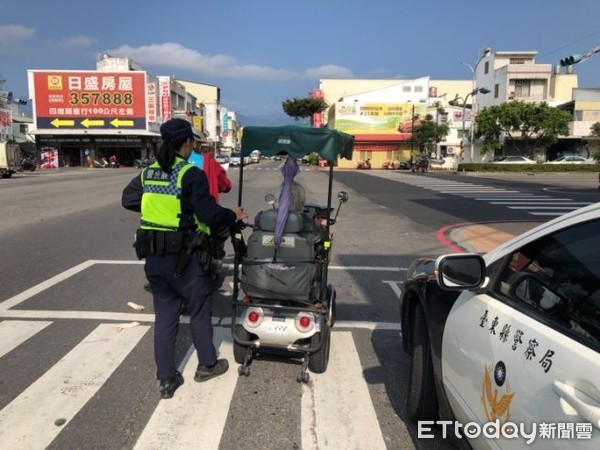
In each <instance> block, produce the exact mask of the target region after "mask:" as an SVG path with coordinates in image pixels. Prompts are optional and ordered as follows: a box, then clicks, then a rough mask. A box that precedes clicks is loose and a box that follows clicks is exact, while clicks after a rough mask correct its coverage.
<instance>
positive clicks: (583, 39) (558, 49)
mask: <svg viewBox="0 0 600 450" xmlns="http://www.w3.org/2000/svg"><path fill="white" fill-rule="evenodd" d="M597 34H600V30H596V31H594V32H593V33H590V34H588V35H587V36H584V37H582V38H580V39H577V40H576V41H573V42H571V43H569V44H565V45H563V46H562V47H559V48H557V49H554V50H552V51H550V52H548V53H544V54H542V55H539V57H540V58H542V57H547V56H550V55H553V54H554V53H558V52H559V51H561V50H563V49H565V48H568V47H572V46H573V45H575V44H579V43H580V42H583V41H585V40H586V39H589V38H591V37H592V36H595V35H597Z"/></svg>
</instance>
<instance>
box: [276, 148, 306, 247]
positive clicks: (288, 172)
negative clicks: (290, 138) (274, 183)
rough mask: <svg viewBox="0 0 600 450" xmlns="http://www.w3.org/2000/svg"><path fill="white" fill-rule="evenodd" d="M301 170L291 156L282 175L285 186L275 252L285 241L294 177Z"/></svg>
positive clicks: (277, 226) (280, 201) (281, 195)
mask: <svg viewBox="0 0 600 450" xmlns="http://www.w3.org/2000/svg"><path fill="white" fill-rule="evenodd" d="M299 171H300V169H299V168H298V164H297V163H296V160H295V159H294V158H292V157H290V156H288V157H287V159H286V161H285V163H284V164H283V167H282V168H281V173H282V174H283V185H282V188H281V193H280V194H279V211H278V213H277V222H276V223H275V236H274V243H275V251H277V249H278V248H279V245H280V244H281V241H282V239H283V231H284V230H285V224H286V223H287V220H288V216H289V214H290V204H291V201H292V193H291V186H292V181H294V177H295V176H296V175H297V174H298V172H299Z"/></svg>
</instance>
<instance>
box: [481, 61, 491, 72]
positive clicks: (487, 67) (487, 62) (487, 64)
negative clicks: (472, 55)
mask: <svg viewBox="0 0 600 450" xmlns="http://www.w3.org/2000/svg"><path fill="white" fill-rule="evenodd" d="M489 71H490V62H489V61H486V62H485V64H484V66H483V73H485V74H487V73H488V72H489Z"/></svg>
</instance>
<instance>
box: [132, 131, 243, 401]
mask: <svg viewBox="0 0 600 450" xmlns="http://www.w3.org/2000/svg"><path fill="white" fill-rule="evenodd" d="M160 133H161V137H162V146H161V148H160V150H159V153H158V156H157V161H156V162H154V163H153V164H151V165H150V166H149V167H147V168H145V169H143V170H142V172H141V174H140V175H139V176H137V177H135V178H134V179H133V180H132V181H131V182H130V183H129V184H128V185H127V186H126V187H125V189H124V190H123V197H122V205H123V206H124V207H125V208H127V209H130V210H133V211H140V212H141V227H140V229H138V231H137V233H136V252H137V254H138V257H139V258H146V263H145V266H144V271H145V273H146V277H147V278H148V281H149V282H150V287H151V291H152V295H153V300H154V313H155V316H156V320H155V326H154V358H155V360H156V366H157V372H156V375H157V378H158V379H159V380H160V394H161V397H162V398H164V399H167V398H171V397H173V394H174V393H175V391H176V390H177V388H178V387H179V386H181V385H182V384H183V377H182V375H181V374H180V373H179V372H178V371H177V367H176V365H175V341H176V338H177V329H178V326H179V311H180V306H181V301H182V300H181V299H182V298H183V299H184V300H185V301H187V302H188V304H189V306H188V307H189V313H190V328H191V333H192V340H193V342H194V346H195V348H196V352H197V354H198V361H199V364H198V368H197V370H196V373H195V376H194V380H196V381H198V382H202V381H206V380H209V379H211V378H213V377H216V376H218V375H221V374H223V373H225V372H226V371H227V369H228V367H229V363H228V362H227V360H226V359H217V352H216V349H215V346H214V344H213V341H212V340H213V327H212V322H211V320H212V317H211V314H212V311H211V300H210V292H211V288H212V281H211V279H210V278H209V276H208V275H207V273H206V271H205V267H206V264H203V263H202V259H203V258H202V256H205V255H204V253H203V251H202V245H201V244H202V241H203V237H204V236H205V235H206V234H208V233H210V229H219V228H222V227H224V226H231V225H233V224H234V223H235V221H237V220H242V219H244V218H246V217H247V215H246V214H245V213H244V210H243V208H241V207H237V208H235V209H234V210H230V209H226V208H223V207H221V206H219V205H218V204H217V203H216V202H215V200H214V199H213V198H212V197H211V196H210V194H209V188H208V181H207V178H206V175H205V174H204V172H202V171H201V170H199V169H198V168H197V167H194V166H193V165H192V164H189V163H188V162H187V158H188V157H189V155H190V153H191V152H192V149H193V147H194V134H193V131H192V127H191V125H190V123H189V122H187V121H186V120H183V119H172V120H169V121H167V122H165V123H164V124H163V125H162V126H161V127H160Z"/></svg>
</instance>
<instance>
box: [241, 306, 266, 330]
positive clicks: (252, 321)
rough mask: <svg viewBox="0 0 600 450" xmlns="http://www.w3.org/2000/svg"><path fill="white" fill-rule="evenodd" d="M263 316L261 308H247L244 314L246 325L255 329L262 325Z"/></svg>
mask: <svg viewBox="0 0 600 450" xmlns="http://www.w3.org/2000/svg"><path fill="white" fill-rule="evenodd" d="M264 316H265V315H264V313H263V310H262V308H249V309H248V311H247V312H246V324H247V325H248V326H250V327H257V326H259V325H260V324H261V323H262V321H263V318H264Z"/></svg>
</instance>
